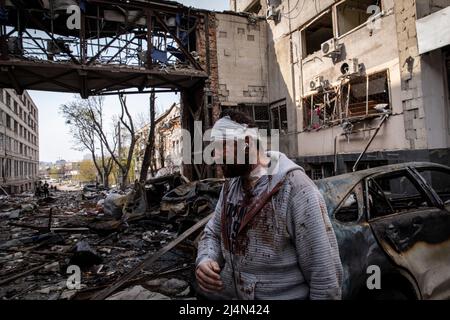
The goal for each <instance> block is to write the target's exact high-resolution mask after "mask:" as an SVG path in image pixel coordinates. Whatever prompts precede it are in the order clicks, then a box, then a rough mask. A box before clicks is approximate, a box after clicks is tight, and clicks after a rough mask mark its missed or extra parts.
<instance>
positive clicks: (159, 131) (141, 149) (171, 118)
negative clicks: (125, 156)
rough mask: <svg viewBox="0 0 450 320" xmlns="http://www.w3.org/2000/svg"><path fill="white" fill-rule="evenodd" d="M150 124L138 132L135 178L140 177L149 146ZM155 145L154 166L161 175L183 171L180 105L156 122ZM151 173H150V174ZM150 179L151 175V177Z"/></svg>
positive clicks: (158, 118)
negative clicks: (161, 170)
mask: <svg viewBox="0 0 450 320" xmlns="http://www.w3.org/2000/svg"><path fill="white" fill-rule="evenodd" d="M149 131H150V124H147V125H145V126H144V127H143V128H141V129H140V130H138V132H137V147H136V151H135V159H136V160H135V169H134V170H135V176H136V177H137V176H139V173H140V172H141V167H142V159H143V157H144V153H145V148H146V146H147V141H148V135H149ZM154 141H155V144H154V157H153V159H152V161H153V163H152V166H153V168H154V169H155V170H156V172H158V171H159V170H160V169H163V168H164V171H163V172H161V174H173V173H175V172H181V171H182V165H181V164H182V154H181V149H182V144H183V137H182V132H181V121H180V105H179V104H173V105H172V106H171V107H170V108H169V109H167V110H166V111H165V112H164V113H162V114H161V115H159V116H158V117H157V118H156V120H155V139H154ZM149 173H150V172H149ZM148 178H150V175H149V177H148Z"/></svg>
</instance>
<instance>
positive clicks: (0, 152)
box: [0, 89, 39, 194]
mask: <svg viewBox="0 0 450 320" xmlns="http://www.w3.org/2000/svg"><path fill="white" fill-rule="evenodd" d="M38 164H39V127H38V109H37V107H36V105H35V104H34V102H33V100H32V99H31V97H30V95H29V94H28V93H27V92H26V91H24V92H23V94H22V95H18V94H17V93H16V92H15V90H11V89H0V187H1V188H2V189H3V190H4V191H6V192H7V193H9V194H13V193H20V192H24V191H29V190H33V186H34V182H35V181H36V179H37V175H38ZM0 193H1V192H0Z"/></svg>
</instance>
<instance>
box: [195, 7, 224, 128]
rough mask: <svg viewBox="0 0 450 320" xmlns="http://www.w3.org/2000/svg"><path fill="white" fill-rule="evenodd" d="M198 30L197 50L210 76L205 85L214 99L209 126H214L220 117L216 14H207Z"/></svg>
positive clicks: (206, 90) (211, 105)
mask: <svg viewBox="0 0 450 320" xmlns="http://www.w3.org/2000/svg"><path fill="white" fill-rule="evenodd" d="M198 30H199V31H198V33H197V50H198V53H199V56H200V63H201V65H202V66H203V68H204V69H205V70H206V71H207V72H208V74H209V78H208V80H207V81H206V84H205V92H207V93H209V95H211V97H212V101H211V104H210V106H209V107H211V108H212V119H208V120H209V125H212V124H213V123H214V122H215V121H217V120H218V118H219V115H220V99H219V66H218V61H217V23H216V15H215V13H213V12H210V13H205V15H204V17H203V18H202V19H201V23H200V26H199V28H198ZM208 57H209V59H208ZM204 126H205V127H207V126H208V124H205V125H204Z"/></svg>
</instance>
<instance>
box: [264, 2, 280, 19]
mask: <svg viewBox="0 0 450 320" xmlns="http://www.w3.org/2000/svg"><path fill="white" fill-rule="evenodd" d="M266 19H267V20H274V21H277V20H279V11H277V10H276V8H275V6H273V5H269V6H268V7H267V12H266Z"/></svg>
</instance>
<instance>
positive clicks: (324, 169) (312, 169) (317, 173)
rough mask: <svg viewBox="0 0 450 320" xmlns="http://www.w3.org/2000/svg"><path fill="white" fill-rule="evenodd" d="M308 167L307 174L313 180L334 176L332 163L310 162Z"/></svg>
mask: <svg viewBox="0 0 450 320" xmlns="http://www.w3.org/2000/svg"><path fill="white" fill-rule="evenodd" d="M308 167H309V168H308V169H307V170H306V174H307V175H308V177H310V178H311V179H312V180H321V179H325V178H328V177H332V176H333V167H334V166H333V164H332V163H321V164H314V163H308Z"/></svg>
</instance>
